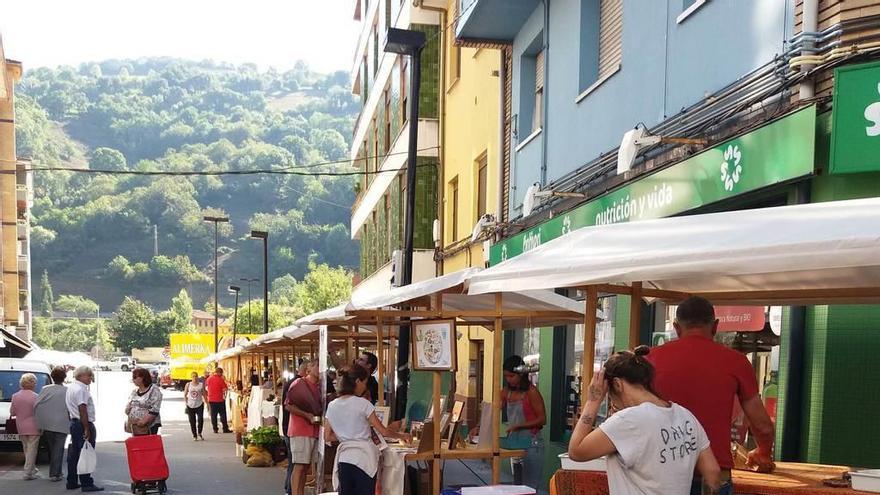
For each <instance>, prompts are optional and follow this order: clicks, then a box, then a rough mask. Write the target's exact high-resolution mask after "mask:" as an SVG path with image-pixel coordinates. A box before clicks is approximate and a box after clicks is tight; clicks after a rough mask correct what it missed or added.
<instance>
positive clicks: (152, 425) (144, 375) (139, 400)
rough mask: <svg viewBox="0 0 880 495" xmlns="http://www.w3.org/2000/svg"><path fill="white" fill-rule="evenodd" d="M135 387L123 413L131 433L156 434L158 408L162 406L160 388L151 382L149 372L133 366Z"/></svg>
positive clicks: (158, 425) (159, 420)
mask: <svg viewBox="0 0 880 495" xmlns="http://www.w3.org/2000/svg"><path fill="white" fill-rule="evenodd" d="M131 381H132V382H133V383H134V385H135V389H134V390H133V391H132V392H131V396H130V397H129V400H128V405H127V406H125V414H126V415H128V426H129V427H130V430H131V434H132V435H135V436H137V435H157V434H158V433H159V427H160V426H162V421H161V419H160V417H159V410H160V409H161V408H162V390H161V389H160V388H159V387H158V386H156V385H155V384H154V383H153V377H152V376H151V375H150V372H149V371H147V370H146V369H144V368H135V369H134V370H132V372H131Z"/></svg>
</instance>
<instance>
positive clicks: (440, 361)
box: [412, 320, 456, 371]
mask: <svg viewBox="0 0 880 495" xmlns="http://www.w3.org/2000/svg"><path fill="white" fill-rule="evenodd" d="M412 327H413V330H414V333H415V337H414V338H413V339H412V346H413V349H412V353H413V368H414V369H416V370H422V371H455V370H456V355H455V347H456V345H455V344H456V342H455V320H422V321H416V322H413V324H412Z"/></svg>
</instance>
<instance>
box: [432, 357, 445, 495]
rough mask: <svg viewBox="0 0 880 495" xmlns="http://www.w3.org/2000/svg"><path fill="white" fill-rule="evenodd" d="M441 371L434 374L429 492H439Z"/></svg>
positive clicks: (441, 414)
mask: <svg viewBox="0 0 880 495" xmlns="http://www.w3.org/2000/svg"><path fill="white" fill-rule="evenodd" d="M441 373H442V371H435V372H434V373H433V375H434V391H433V394H432V397H433V399H434V404H433V406H432V408H433V410H434V428H432V430H433V434H434V461H433V462H431V471H432V472H431V485H432V487H433V488H432V490H431V493H440V425H441V422H440V419H441V417H442V416H443V413H442V412H440V380H441Z"/></svg>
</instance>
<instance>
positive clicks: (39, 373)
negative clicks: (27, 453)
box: [0, 358, 52, 452]
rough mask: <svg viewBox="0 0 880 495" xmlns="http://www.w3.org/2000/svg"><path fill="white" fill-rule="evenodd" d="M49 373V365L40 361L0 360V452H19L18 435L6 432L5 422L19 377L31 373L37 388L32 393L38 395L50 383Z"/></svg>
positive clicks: (17, 386) (16, 390)
mask: <svg viewBox="0 0 880 495" xmlns="http://www.w3.org/2000/svg"><path fill="white" fill-rule="evenodd" d="M51 371H52V370H51V368H49V365H48V364H46V363H44V362H42V361H30V360H27V359H16V358H0V451H5V452H20V451H21V442H20V441H19V440H18V434H16V433H9V432H7V431H6V420H7V419H9V406H10V405H11V403H12V394H14V393H16V392H18V390H19V385H18V382H19V380H21V375H23V374H25V373H33V374H34V375H35V376H36V377H37V386H36V387H34V392H37V393H40V390H42V388H43V386H45V385H49V384H50V383H52V378H51V377H50V376H49V373H50V372H51Z"/></svg>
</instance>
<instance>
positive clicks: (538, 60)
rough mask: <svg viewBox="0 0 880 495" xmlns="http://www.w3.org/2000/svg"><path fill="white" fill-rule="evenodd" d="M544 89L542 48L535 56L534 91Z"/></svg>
mask: <svg viewBox="0 0 880 495" xmlns="http://www.w3.org/2000/svg"><path fill="white" fill-rule="evenodd" d="M542 89H544V50H541V51H540V52H538V55H537V57H535V91H536V92H537V91H540V90H542Z"/></svg>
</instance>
